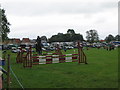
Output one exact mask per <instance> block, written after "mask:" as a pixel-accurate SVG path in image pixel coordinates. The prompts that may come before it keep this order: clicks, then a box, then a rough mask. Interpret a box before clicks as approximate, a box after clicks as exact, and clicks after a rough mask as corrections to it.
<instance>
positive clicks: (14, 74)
mask: <svg viewBox="0 0 120 90" xmlns="http://www.w3.org/2000/svg"><path fill="white" fill-rule="evenodd" d="M10 70H11V72H12V74H13V75H14V77H15V79H16V80H17V82H18V83H19V85H20V86H21V87H22V89H24V87H23V85H22V84H21V82H20V81H19V80H18V78H17V76H16V75H15V73H14V72H13V70H12V68H11V67H10Z"/></svg>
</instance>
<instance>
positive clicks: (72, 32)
mask: <svg viewBox="0 0 120 90" xmlns="http://www.w3.org/2000/svg"><path fill="white" fill-rule="evenodd" d="M67 34H72V35H73V34H75V31H74V30H73V29H68V31H67Z"/></svg>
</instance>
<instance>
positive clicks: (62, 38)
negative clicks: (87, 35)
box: [49, 31, 83, 42]
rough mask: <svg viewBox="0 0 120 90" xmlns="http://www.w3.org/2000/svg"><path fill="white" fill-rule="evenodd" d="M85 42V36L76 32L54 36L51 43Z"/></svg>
mask: <svg viewBox="0 0 120 90" xmlns="http://www.w3.org/2000/svg"><path fill="white" fill-rule="evenodd" d="M77 40H80V41H83V36H82V35H81V34H76V33H75V32H74V33H73V31H72V33H68V31H67V33H66V34H63V33H58V34H57V35H53V36H52V37H51V38H50V39H49V42H73V41H77Z"/></svg>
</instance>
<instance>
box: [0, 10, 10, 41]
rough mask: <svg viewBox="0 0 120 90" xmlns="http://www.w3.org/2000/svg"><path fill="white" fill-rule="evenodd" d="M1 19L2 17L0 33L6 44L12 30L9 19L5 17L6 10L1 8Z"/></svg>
mask: <svg viewBox="0 0 120 90" xmlns="http://www.w3.org/2000/svg"><path fill="white" fill-rule="evenodd" d="M0 17H1V20H0V22H1V23H0V24H1V25H0V26H1V31H0V33H1V35H2V40H3V42H4V41H5V40H7V39H8V36H7V35H8V33H9V32H10V28H9V25H10V23H9V22H8V20H7V17H6V15H5V10H4V9H1V8H0Z"/></svg>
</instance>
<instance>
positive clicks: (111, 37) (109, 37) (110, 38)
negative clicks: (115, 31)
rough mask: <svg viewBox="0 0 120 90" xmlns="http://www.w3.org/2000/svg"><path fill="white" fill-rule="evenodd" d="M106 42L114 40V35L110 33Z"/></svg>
mask: <svg viewBox="0 0 120 90" xmlns="http://www.w3.org/2000/svg"><path fill="white" fill-rule="evenodd" d="M105 40H106V42H110V41H114V40H115V38H114V36H113V35H111V34H109V35H108V37H106V38H105Z"/></svg>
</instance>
